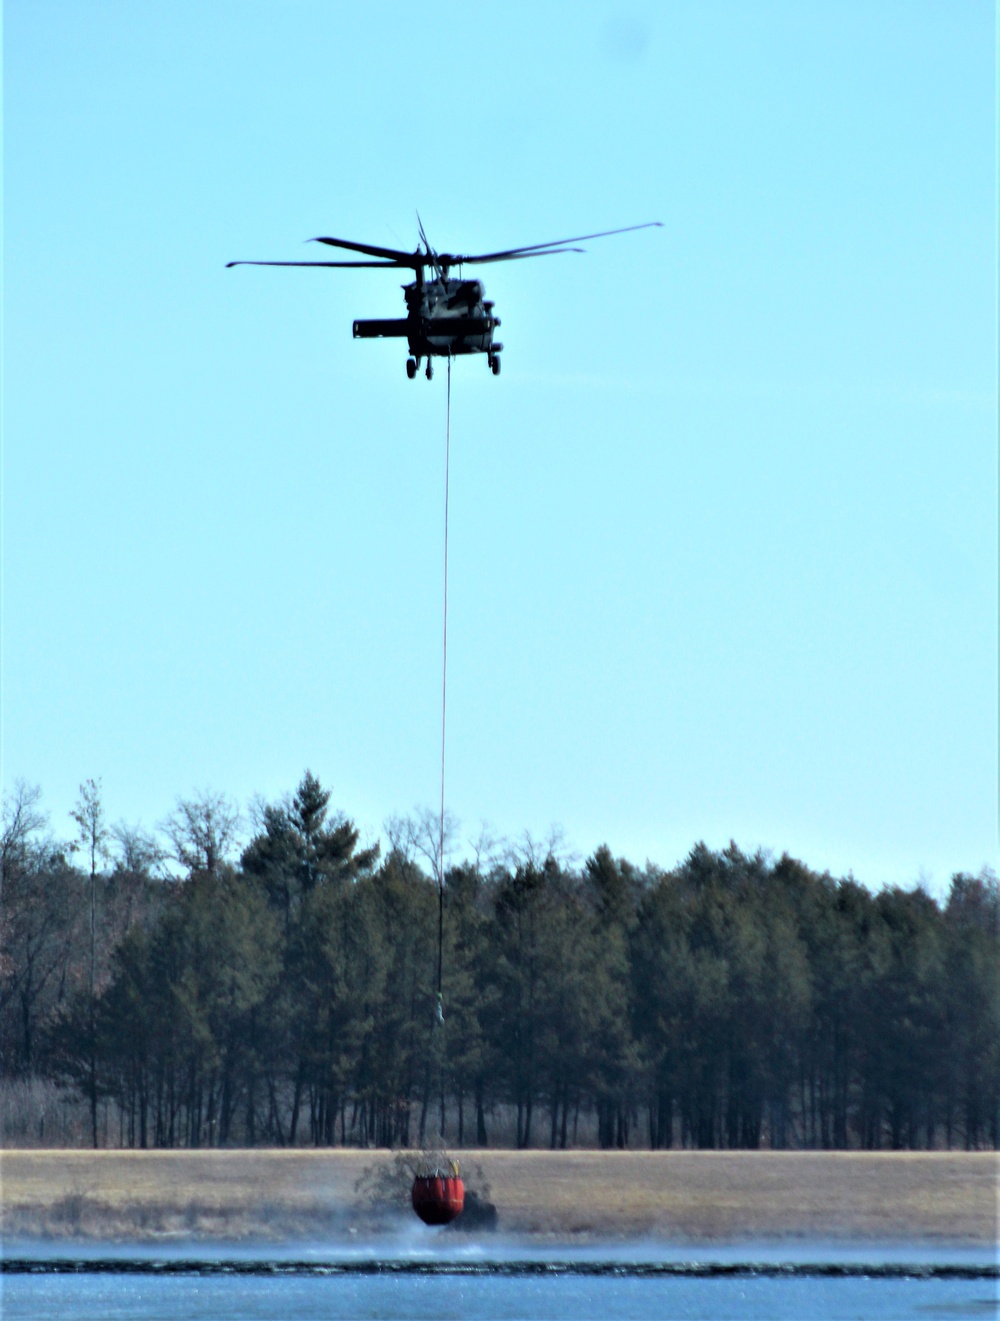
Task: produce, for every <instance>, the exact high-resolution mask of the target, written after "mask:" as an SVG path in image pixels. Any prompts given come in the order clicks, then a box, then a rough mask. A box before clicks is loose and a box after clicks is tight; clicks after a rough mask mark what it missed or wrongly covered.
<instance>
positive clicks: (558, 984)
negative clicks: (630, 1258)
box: [0, 773, 1000, 1149]
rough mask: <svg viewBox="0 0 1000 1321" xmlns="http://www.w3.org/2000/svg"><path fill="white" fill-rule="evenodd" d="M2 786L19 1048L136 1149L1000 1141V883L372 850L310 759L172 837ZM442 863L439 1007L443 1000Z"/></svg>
mask: <svg viewBox="0 0 1000 1321" xmlns="http://www.w3.org/2000/svg"><path fill="white" fill-rule="evenodd" d="M72 817H73V822H74V825H75V827H76V836H75V839H74V840H71V841H65V840H62V841H60V840H59V839H57V838H55V837H54V836H53V835H52V834H51V832H50V831H48V829H47V828H46V819H45V816H44V814H43V813H42V812H41V810H40V808H39V795H38V791H37V790H35V789H31V788H29V787H27V786H25V785H23V784H21V785H18V786H17V787H16V788H15V790H14V791H13V792H12V793H11V794H10V795H9V796H8V797H7V798H6V799H5V803H4V820H3V836H2V848H0V885H2V890H0V1051H2V1057H0V1062H2V1069H3V1074H4V1077H5V1078H7V1079H8V1080H10V1079H14V1078H25V1077H44V1078H48V1079H51V1080H55V1081H56V1082H57V1083H59V1084H60V1085H61V1086H62V1087H64V1088H66V1089H68V1090H69V1091H70V1092H72V1093H74V1094H76V1095H78V1096H79V1097H80V1098H82V1099H83V1100H85V1101H86V1103H87V1111H88V1115H89V1121H90V1133H89V1138H90V1139H91V1140H92V1142H93V1144H94V1145H97V1143H98V1140H99V1132H98V1112H99V1108H101V1109H102V1110H103V1113H104V1114H105V1115H107V1113H108V1109H109V1108H110V1111H111V1114H112V1115H113V1117H114V1123H113V1125H112V1127H113V1129H114V1131H115V1132H116V1137H117V1140H120V1141H121V1142H123V1143H124V1144H126V1145H128V1146H136V1147H154V1146H155V1147H175V1146H189V1147H199V1146H210V1145H212V1146H214V1145H219V1146H221V1145H227V1144H251V1145H252V1144H256V1143H266V1144H280V1145H295V1144H300V1145H301V1144H305V1143H310V1144H314V1145H320V1146H322V1145H332V1144H347V1145H367V1146H371V1145H376V1146H385V1147H390V1146H414V1145H419V1146H424V1145H425V1144H426V1142H427V1141H429V1140H431V1139H432V1137H433V1135H435V1134H441V1135H442V1136H444V1137H446V1138H447V1140H448V1141H449V1142H450V1143H452V1144H453V1145H456V1146H469V1145H476V1146H486V1145H488V1144H490V1142H491V1141H492V1142H494V1143H496V1142H498V1141H508V1142H511V1143H516V1144H517V1145H518V1146H519V1147H530V1146H549V1147H553V1148H556V1147H560V1148H562V1147H568V1146H573V1145H575V1144H579V1143H582V1142H595V1141H596V1142H597V1143H598V1144H600V1145H601V1146H603V1147H641V1146H646V1147H651V1148H666V1147H670V1146H676V1145H680V1146H685V1147H696V1148H737V1147H743V1148H754V1147H761V1146H770V1147H774V1148H788V1147H807V1148H862V1149H879V1148H884V1147H890V1148H935V1147H952V1146H962V1147H967V1148H975V1147H982V1146H989V1147H997V1146H998V1145H1000V941H998V935H1000V889H998V883H997V879H996V877H995V875H993V873H992V872H990V871H989V870H984V871H983V872H982V873H981V874H980V875H978V876H971V875H966V874H956V875H955V876H954V877H953V878H952V881H951V885H950V889H949V893H948V895H947V898H946V899H944V900H943V901H942V902H940V903H939V902H936V901H935V900H934V899H933V898H932V897H931V896H930V895H928V894H927V893H926V892H925V891H924V890H923V889H921V888H916V889H912V890H907V889H900V888H895V887H887V888H884V889H883V890H881V891H880V892H879V893H872V892H871V891H870V890H868V889H867V888H866V887H864V886H863V885H861V884H859V883H858V882H856V881H855V880H854V879H853V878H851V877H847V878H834V877H831V876H830V875H829V874H826V873H822V874H821V873H818V872H816V871H813V870H811V869H810V868H809V867H807V866H806V865H805V864H804V863H802V862H799V861H797V860H795V859H793V858H791V857H789V856H787V855H784V856H782V857H780V858H779V859H777V860H775V859H774V858H773V857H771V856H770V855H766V854H763V853H756V854H747V853H744V852H742V851H741V850H740V849H739V848H737V847H736V845H735V844H731V845H730V846H729V848H727V849H725V850H723V851H720V852H716V851H713V850H711V849H708V848H707V847H705V845H704V844H697V845H696V846H695V847H694V848H693V849H692V850H691V852H690V853H689V855H688V856H687V858H686V859H685V860H684V861H683V862H682V863H681V864H680V865H678V866H676V867H674V868H673V869H670V870H665V869H662V868H660V867H658V866H655V865H653V864H651V863H647V864H646V865H645V866H643V867H638V866H636V865H634V864H633V863H630V862H628V861H627V860H625V859H620V858H617V859H616V858H614V857H613V856H612V854H611V852H610V851H609V850H608V849H607V848H604V847H602V848H599V849H598V850H597V851H596V852H595V853H594V854H593V856H592V857H590V858H588V859H587V860H586V862H585V863H583V865H575V864H574V863H573V862H572V861H569V860H567V859H566V858H563V857H560V856H558V851H557V850H556V849H554V848H551V849H544V848H543V849H539V848H538V847H536V846H533V845H531V843H530V841H528V842H527V843H526V845H525V846H524V847H523V848H521V849H520V850H515V851H509V850H508V851H504V850H499V849H497V848H496V847H489V842H488V841H485V842H481V846H480V847H477V848H476V849H475V850H474V852H473V855H472V856H471V857H469V858H466V859H465V860H463V861H460V862H455V863H454V864H453V865H451V866H449V867H448V868H447V869H446V874H445V875H444V876H443V877H439V876H438V874H437V867H438V858H437V851H436V838H435V831H436V822H435V821H433V820H431V819H430V818H429V817H420V816H417V817H414V818H410V819H406V820H393V821H391V822H389V823H387V836H388V840H387V845H386V847H385V849H384V850H382V849H380V847H379V846H377V845H376V846H373V847H361V846H360V843H359V834H358V830H357V828H356V827H355V825H354V824H353V823H352V822H351V821H350V820H349V819H348V818H347V817H345V816H344V815H342V814H338V813H334V812H331V811H330V793H329V791H328V790H326V789H324V788H323V787H322V785H321V784H320V783H319V782H318V780H317V779H316V778H315V777H314V776H313V775H311V774H309V773H306V775H305V776H304V778H303V779H302V782H301V783H300V784H299V786H298V788H297V789H296V791H295V792H294V793H293V794H290V795H289V796H288V797H287V798H286V799H284V800H282V801H280V802H275V803H270V804H264V803H258V804H256V806H255V808H254V812H253V817H252V827H251V830H250V832H249V840H248V842H246V843H245V845H244V846H243V847H242V849H238V847H237V830H238V825H239V818H238V814H237V813H236V811H235V810H234V809H233V808H232V806H231V805H230V804H229V803H228V802H227V800H226V799H225V798H223V797H222V796H220V795H213V794H203V795H201V796H200V797H198V798H195V799H191V800H186V801H181V802H179V803H178V805H177V808H176V810H175V812H174V813H173V814H172V815H171V817H170V818H168V820H167V821H166V822H165V823H164V825H163V827H162V828H161V832H160V834H159V835H152V834H147V833H144V832H143V831H141V830H135V829H128V828H126V827H124V826H118V827H115V828H111V827H109V826H108V824H107V821H106V818H105V812H104V807H103V803H102V801H101V795H100V788H99V785H97V784H96V783H95V782H93V781H88V782H87V784H85V785H84V786H82V787H81V795H80V800H79V803H78V805H77V808H76V810H75V811H74V813H73V814H72ZM439 881H441V882H443V896H444V925H443V940H444V949H443V1001H442V1005H441V1006H440V1009H441V1012H439V1005H438V1001H437V994H436V991H437V988H436V973H437V942H438V883H439Z"/></svg>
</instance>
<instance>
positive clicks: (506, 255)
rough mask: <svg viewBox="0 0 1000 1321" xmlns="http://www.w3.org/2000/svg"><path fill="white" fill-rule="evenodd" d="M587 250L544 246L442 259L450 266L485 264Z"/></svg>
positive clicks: (584, 250) (584, 249)
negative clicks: (525, 250) (472, 263)
mask: <svg viewBox="0 0 1000 1321" xmlns="http://www.w3.org/2000/svg"><path fill="white" fill-rule="evenodd" d="M586 251H587V249H586V248H543V249H542V251H541V252H499V253H497V254H496V255H492V254H489V253H488V254H487V255H486V256H485V257H442V258H441V261H442V262H443V263H444V264H445V265H446V266H448V267H451V266H460V265H461V264H462V263H463V262H475V263H476V264H477V265H479V266H485V265H486V264H487V263H488V262H491V261H524V259H525V257H555V256H557V255H558V254H559V253H560V252H586Z"/></svg>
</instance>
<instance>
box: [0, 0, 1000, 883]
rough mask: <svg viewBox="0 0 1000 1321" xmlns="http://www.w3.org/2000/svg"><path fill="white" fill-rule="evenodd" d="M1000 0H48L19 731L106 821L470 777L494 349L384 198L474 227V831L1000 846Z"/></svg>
mask: <svg viewBox="0 0 1000 1321" xmlns="http://www.w3.org/2000/svg"><path fill="white" fill-rule="evenodd" d="M996 49H997V47H996V35H995V18H994V7H993V5H991V4H989V3H986V2H985V0H963V3H961V4H954V3H945V2H944V0H941V2H940V3H933V4H928V3H919V2H918V0H899V3H888V2H886V3H878V2H872V0H866V2H865V3H861V2H860V0H859V2H858V3H846V2H844V3H825V4H824V3H816V4H808V5H804V4H802V3H801V0H788V3H767V2H766V0H754V3H749V2H748V3H712V2H711V0H710V2H709V3H699V4H680V3H678V4H672V5H667V4H656V5H643V4H636V5H633V6H625V7H619V6H617V5H614V4H597V3H576V4H574V5H573V6H572V7H570V8H567V7H565V6H556V5H537V4H531V5H528V4H517V3H515V4H506V5H489V6H476V5H463V6H458V7H454V6H453V7H451V8H448V7H444V8H442V7H440V6H437V7H433V6H432V7H431V8H429V9H426V8H425V9H421V8H420V7H419V6H417V7H414V6H413V5H412V4H409V3H408V4H395V3H389V4H374V5H359V4H347V3H332V2H331V3H320V2H318V0H313V2H306V0H302V2H300V3H293V2H292V0H281V2H280V3H279V2H278V0H273V2H272V3H254V2H253V0H239V3H224V2H223V0H210V2H209V3H206V2H205V0H197V2H194V0H191V2H188V0H169V2H167V0H143V3H141V4H139V3H131V2H129V3H114V2H113V0H103V2H101V3H97V2H90V3H88V2H87V0H64V2H62V3H56V2H54V0H8V2H7V3H6V5H5V7H4V128H5V133H4V164H5V188H4V202H5V212H4V246H5V262H4V268H5V270H4V273H5V284H4V398H3V408H4V416H3V421H4V455H3V476H4V504H3V513H4V528H3V538H4V540H3V554H4V558H3V587H4V618H3V675H2V678H3V683H2V695H3V778H4V783H5V784H8V785H9V784H10V783H11V781H12V780H13V779H14V778H15V777H18V776H22V777H25V778H27V779H28V780H29V781H32V782H37V783H40V784H41V786H42V788H43V791H44V795H45V799H44V802H45V805H46V806H47V807H48V809H49V811H50V813H51V816H52V822H53V825H54V826H55V828H56V829H57V830H58V831H60V832H65V833H67V834H68V833H69V829H70V822H69V819H68V816H67V813H68V811H69V809H70V807H71V806H72V803H73V801H74V798H75V796H76V790H77V786H78V784H79V783H80V781H81V780H83V779H84V778H86V777H90V776H93V777H100V778H101V780H102V782H103V790H104V797H105V801H106V805H107V809H108V811H109V813H110V815H111V817H112V818H113V819H117V818H124V819H126V820H127V821H130V822H135V821H141V822H142V823H143V824H145V825H146V826H147V827H149V826H152V825H154V824H155V823H156V822H157V821H158V820H160V819H161V818H162V817H163V816H164V815H165V814H166V813H167V812H168V811H169V810H170V809H171V807H172V806H173V804H174V801H175V799H176V797H177V796H178V795H186V794H189V793H191V792H192V791H193V790H195V789H196V788H201V787H207V788H213V789H217V790H222V791H225V792H226V793H228V794H230V795H232V796H233V797H234V798H236V799H238V800H240V801H241V802H243V803H245V802H246V801H247V799H248V798H249V797H250V795H251V794H253V793H261V794H263V795H264V796H265V797H268V798H271V797H275V796H278V795H280V794H283V793H284V792H286V791H287V790H289V789H292V788H294V786H295V784H296V783H297V782H298V780H299V778H300V777H301V775H302V772H303V770H304V769H305V768H306V767H310V768H311V769H312V770H313V771H314V772H315V773H316V774H318V775H319V776H320V778H321V779H322V780H323V781H324V782H325V783H327V784H329V785H332V786H333V790H334V799H335V801H336V803H337V804H338V805H339V806H340V807H342V808H343V809H344V810H345V811H346V812H348V813H349V814H350V815H351V816H353V817H354V818H355V819H356V820H357V821H358V823H359V825H360V826H361V827H362V829H363V831H364V832H365V833H366V834H367V835H369V836H374V835H376V834H378V833H379V831H380V826H381V823H382V821H383V820H384V818H385V817H386V816H387V815H388V814H390V813H393V812H407V811H409V810H411V809H412V808H413V807H414V806H417V805H434V804H435V803H436V798H437V776H438V755H439V749H438V722H439V705H438V704H439V698H440V607H441V545H442V530H441V512H442V478H443V441H444V404H445V379H444V371H443V370H439V371H438V373H437V375H436V377H435V379H434V381H433V382H432V383H431V384H430V385H428V383H427V382H426V381H424V380H423V379H422V378H418V379H417V380H416V381H414V382H409V381H408V380H407V379H406V376H405V373H404V370H403V367H404V358H405V352H404V350H403V347H402V345H401V343H399V342H392V341H387V342H384V343H374V344H373V343H355V342H353V341H352V339H351V322H352V319H353V318H354V317H356V316H398V315H402V312H403V306H402V300H401V296H400V293H399V288H398V286H399V283H400V282H401V281H400V279H398V278H397V277H396V276H395V275H394V274H393V275H387V274H386V273H384V272H378V271H375V272H371V271H357V272H353V271H341V272H326V271H282V270H267V269H254V268H248V267H244V268H237V269H235V270H226V269H225V263H226V261H228V260H231V259H233V258H272V259H292V260H294V259H301V258H305V257H308V256H310V255H316V254H315V252H313V253H312V254H310V252H309V250H308V249H306V248H303V246H302V240H304V239H307V238H309V237H310V236H312V235H315V234H335V235H338V236H344V237H348V238H357V239H363V240H367V241H370V242H375V243H386V244H389V245H390V246H396V245H397V244H398V245H401V246H411V245H415V243H416V219H415V211H416V210H417V209H419V210H420V213H421V215H422V217H423V220H424V223H425V225H426V227H427V230H428V233H429V235H430V237H431V239H432V241H433V242H434V243H435V244H436V245H437V246H438V247H440V248H445V249H448V248H450V249H452V250H455V249H458V250H462V249H464V250H466V251H475V250H484V249H489V248H494V247H501V246H507V245H515V244H522V243H533V242H539V241H542V240H547V239H556V238H559V237H561V236H563V235H570V234H576V233H581V232H586V231H589V230H598V229H604V228H610V227H613V226H616V225H627V224H631V223H637V222H640V221H646V220H654V219H656V220H662V221H663V222H664V228H663V229H662V230H650V231H646V232H644V233H639V234H633V235H625V236H622V237H620V238H613V239H606V240H602V241H600V242H595V243H591V244H589V245H588V248H589V250H588V252H587V254H586V255H584V256H561V257H554V258H552V259H551V260H548V261H542V260H540V261H530V262H529V261H525V262H518V263H512V264H509V265H500V266H492V267H486V268H483V269H482V271H481V274H482V276H483V278H484V280H485V282H486V285H487V290H488V294H489V295H490V296H491V297H493V298H494V299H495V300H496V311H497V313H498V314H499V315H500V316H501V317H502V319H503V331H502V338H503V340H504V343H505V345H506V350H505V355H504V371H503V375H502V376H501V377H500V378H499V379H497V380H494V379H493V377H492V376H490V375H489V373H488V371H487V369H486V366H485V363H484V361H483V360H482V359H471V360H466V361H460V362H459V363H457V365H456V367H455V371H454V380H453V413H452V487H451V494H452V505H451V514H452V522H451V568H452V576H451V595H450V626H451V631H450V673H449V745H448V755H449V765H448V775H449V794H448V801H449V806H450V808H451V809H452V811H453V812H454V813H455V814H456V815H457V816H458V817H459V818H460V820H461V821H462V823H463V827H464V834H465V835H473V834H475V833H477V831H478V825H479V822H480V821H481V820H487V821H489V822H490V823H492V825H493V827H494V829H495V830H497V831H498V832H501V833H504V834H507V835H518V834H519V833H520V832H522V831H523V830H525V829H527V830H529V831H531V832H532V833H533V834H535V835H544V834H545V833H546V832H547V830H548V829H549V827H550V825H551V824H552V823H558V824H559V825H560V826H561V827H562V828H563V829H564V831H565V833H566V836H567V838H568V840H569V842H570V843H571V844H572V845H573V846H574V847H575V848H576V849H577V850H578V851H579V852H580V853H583V854H585V853H587V852H589V851H590V850H591V849H593V848H594V847H595V846H596V845H597V844H598V843H600V842H601V841H605V840H606V841H607V842H608V843H609V844H610V846H611V848H612V849H613V850H614V851H615V852H616V853H619V854H624V855H626V856H628V857H630V858H632V859H633V860H635V861H636V862H639V863H642V862H643V861H644V860H645V859H646V858H647V857H648V858H651V859H653V860H654V861H657V862H659V863H661V864H662V865H666V866H669V865H672V864H673V863H674V862H675V861H676V860H677V859H678V858H680V857H682V856H683V855H684V854H685V853H686V852H687V850H688V849H689V848H690V846H691V845H692V843H693V842H694V841H695V840H698V839H704V840H705V841H706V842H707V843H708V844H710V845H712V846H722V845H725V844H726V843H727V842H728V841H729V839H730V838H731V837H733V838H735V839H736V841H737V842H738V843H739V844H740V845H741V846H743V847H746V848H754V847H757V846H758V845H762V846H764V847H767V848H771V849H774V850H776V851H781V850H786V849H787V850H789V851H790V852H792V853H794V854H797V855H798V856H800V857H802V858H803V859H804V860H805V861H807V862H809V863H810V864H812V865H814V866H817V867H821V868H823V867H829V868H830V869H832V870H833V871H834V872H836V873H845V872H847V871H848V869H853V871H854V873H855V875H856V876H857V877H858V878H859V879H860V880H863V881H865V882H866V883H868V884H870V885H872V886H879V885H881V884H883V883H885V882H893V883H895V882H898V883H903V884H907V883H912V882H914V881H916V880H917V878H918V877H919V876H921V875H923V876H924V878H925V879H926V880H927V881H928V882H929V883H930V884H931V886H932V888H933V889H935V890H936V891H940V888H941V887H942V886H943V885H944V884H945V883H946V881H947V878H948V875H949V874H950V872H951V871H953V870H957V869H970V870H978V869H979V868H980V867H981V866H982V865H983V864H984V863H991V864H992V863H993V862H994V860H995V856H996V845H997V394H996V379H995V377H996V362H997V358H996V349H997V346H996V275H997V271H996V187H995V158H996V157H995V98H996V80H995V64H996Z"/></svg>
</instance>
